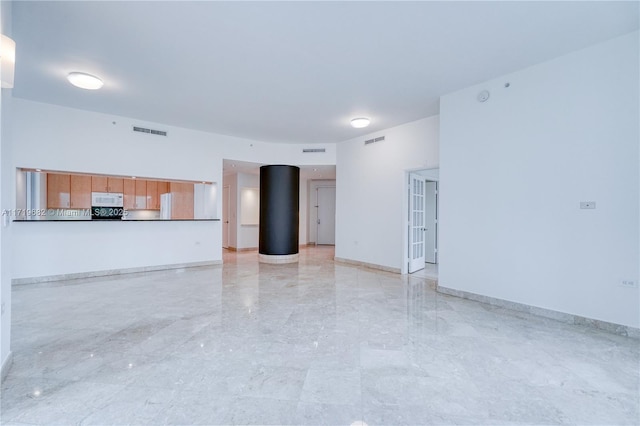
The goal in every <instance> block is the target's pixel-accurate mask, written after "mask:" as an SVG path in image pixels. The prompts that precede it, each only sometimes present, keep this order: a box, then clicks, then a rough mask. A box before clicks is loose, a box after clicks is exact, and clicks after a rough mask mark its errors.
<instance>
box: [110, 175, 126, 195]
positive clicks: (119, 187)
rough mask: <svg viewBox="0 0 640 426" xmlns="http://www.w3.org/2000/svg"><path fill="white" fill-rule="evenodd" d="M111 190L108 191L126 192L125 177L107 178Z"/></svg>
mask: <svg viewBox="0 0 640 426" xmlns="http://www.w3.org/2000/svg"><path fill="white" fill-rule="evenodd" d="M107 183H108V186H107V188H108V189H109V191H107V192H116V193H122V192H124V179H122V178H109V179H108V180H107Z"/></svg>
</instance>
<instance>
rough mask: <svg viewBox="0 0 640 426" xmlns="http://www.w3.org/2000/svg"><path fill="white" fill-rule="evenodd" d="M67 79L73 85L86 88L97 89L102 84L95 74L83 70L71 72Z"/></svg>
mask: <svg viewBox="0 0 640 426" xmlns="http://www.w3.org/2000/svg"><path fill="white" fill-rule="evenodd" d="M67 80H69V83H71V84H73V85H74V86H76V87H79V88H81V89H87V90H98V89H99V88H101V87H102V85H103V84H104V83H103V82H102V80H100V79H99V78H98V77H96V76H95V75H91V74H87V73H84V72H71V73H69V75H68V76H67Z"/></svg>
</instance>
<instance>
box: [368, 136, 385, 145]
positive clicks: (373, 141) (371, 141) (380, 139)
mask: <svg viewBox="0 0 640 426" xmlns="http://www.w3.org/2000/svg"><path fill="white" fill-rule="evenodd" d="M383 140H384V136H380V137H379V138H375V139H367V140H366V141H364V144H365V145H369V144H372V143H375V142H381V141H383Z"/></svg>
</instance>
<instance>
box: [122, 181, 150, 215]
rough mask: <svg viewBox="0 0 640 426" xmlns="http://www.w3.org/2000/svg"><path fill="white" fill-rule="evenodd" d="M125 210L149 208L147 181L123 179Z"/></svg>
mask: <svg viewBox="0 0 640 426" xmlns="http://www.w3.org/2000/svg"><path fill="white" fill-rule="evenodd" d="M122 193H123V195H124V208H125V209H129V210H144V209H147V208H150V207H147V181H146V180H144V179H122Z"/></svg>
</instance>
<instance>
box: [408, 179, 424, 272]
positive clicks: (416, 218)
mask: <svg viewBox="0 0 640 426" xmlns="http://www.w3.org/2000/svg"><path fill="white" fill-rule="evenodd" d="M424 191H425V180H424V177H422V176H420V175H418V174H415V173H410V174H409V273H412V272H416V271H419V270H420V269H424V263H425V257H424V254H425V253H424V234H425V227H424V219H425V218H424Z"/></svg>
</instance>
